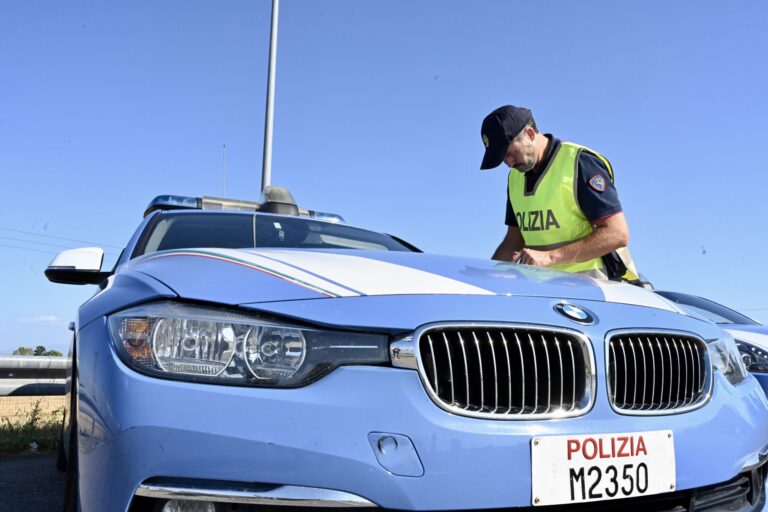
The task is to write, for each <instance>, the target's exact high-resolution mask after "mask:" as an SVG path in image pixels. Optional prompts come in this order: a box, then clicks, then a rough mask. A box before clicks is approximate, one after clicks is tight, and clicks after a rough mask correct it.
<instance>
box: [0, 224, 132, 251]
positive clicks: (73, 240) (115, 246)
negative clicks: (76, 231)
mask: <svg viewBox="0 0 768 512" xmlns="http://www.w3.org/2000/svg"><path fill="white" fill-rule="evenodd" d="M0 230H2V231H11V232H13V233H22V234H25V235H32V236H40V237H44V238H54V239H56V240H65V241H67V242H77V243H79V244H89V245H98V246H101V247H111V248H113V249H121V250H122V247H119V246H117V245H110V244H102V243H98V242H89V241H87V240H77V239H75V238H64V237H62V236H53V235H44V234H42V233H34V232H32V231H23V230H21V229H12V228H3V227H0Z"/></svg>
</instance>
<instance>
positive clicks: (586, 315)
mask: <svg viewBox="0 0 768 512" xmlns="http://www.w3.org/2000/svg"><path fill="white" fill-rule="evenodd" d="M555 311H557V312H558V313H560V314H561V315H563V316H564V317H566V318H567V319H569V320H573V321H574V322H578V323H580V324H585V325H588V324H592V323H594V322H595V317H593V316H592V314H591V313H590V312H589V311H586V310H584V309H582V308H580V307H578V306H573V305H571V304H562V303H560V304H556V305H555Z"/></svg>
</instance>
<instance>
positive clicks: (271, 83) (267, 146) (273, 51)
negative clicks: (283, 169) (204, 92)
mask: <svg viewBox="0 0 768 512" xmlns="http://www.w3.org/2000/svg"><path fill="white" fill-rule="evenodd" d="M279 7H280V0H272V26H271V27H270V31H269V72H268V74H267V115H266V120H265V121H264V160H263V162H262V167H261V191H262V193H263V192H264V190H265V189H266V188H267V187H269V186H270V185H271V184H272V124H273V114H274V109H275V66H276V64H277V14H278V9H279Z"/></svg>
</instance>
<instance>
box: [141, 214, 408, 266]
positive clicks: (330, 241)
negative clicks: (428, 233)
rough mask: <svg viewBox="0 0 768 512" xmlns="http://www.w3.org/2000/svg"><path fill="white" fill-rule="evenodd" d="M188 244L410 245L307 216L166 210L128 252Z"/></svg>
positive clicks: (400, 247) (399, 247)
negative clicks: (167, 211) (173, 211)
mask: <svg viewBox="0 0 768 512" xmlns="http://www.w3.org/2000/svg"><path fill="white" fill-rule="evenodd" d="M192 247H221V248H227V249H242V248H251V247H265V248H266V247H273V248H292V249H367V250H374V251H410V249H409V248H408V247H406V246H404V245H403V244H400V243H399V242H397V241H395V240H394V239H393V238H392V237H390V236H388V235H383V234H381V233H375V232H373V231H366V230H364V229H359V228H353V227H350V226H346V225H343V224H333V223H330V222H322V221H316V220H312V219H308V218H302V217H283V216H279V215H263V214H256V215H244V214H227V213H182V214H165V215H163V216H161V217H159V220H158V221H156V222H154V223H150V224H149V226H148V228H147V230H146V231H145V234H144V236H142V240H141V241H140V242H139V244H138V246H137V248H136V251H134V253H133V257H136V256H141V255H143V254H149V253H152V252H156V251H166V250H171V249H189V248H192Z"/></svg>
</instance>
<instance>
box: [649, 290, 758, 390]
mask: <svg viewBox="0 0 768 512" xmlns="http://www.w3.org/2000/svg"><path fill="white" fill-rule="evenodd" d="M656 293H658V294H659V295H661V296H663V297H666V298H667V299H669V300H671V301H673V302H674V303H675V304H677V305H679V306H680V307H681V308H683V309H685V310H686V311H687V312H688V313H690V314H692V315H700V316H702V317H704V318H706V319H707V320H709V321H711V322H714V323H716V324H717V325H719V326H720V327H721V328H722V329H723V330H725V331H727V332H728V333H729V334H730V335H731V336H733V337H734V339H735V340H736V347H737V348H738V349H739V352H740V353H741V360H742V362H743V363H744V366H745V367H746V369H747V371H749V372H750V373H752V374H753V375H754V376H755V378H756V379H757V381H758V382H759V383H760V385H761V386H762V387H763V389H764V390H765V392H766V393H768V326H766V325H763V324H761V323H760V322H757V321H755V320H753V319H752V318H750V317H748V316H746V315H743V314H741V313H739V312H738V311H735V310H733V309H731V308H727V307H725V306H723V305H722V304H718V303H717V302H715V301H712V300H709V299H705V298H703V297H698V296H696V295H690V294H688V293H680V292H668V291H657V292H656Z"/></svg>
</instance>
